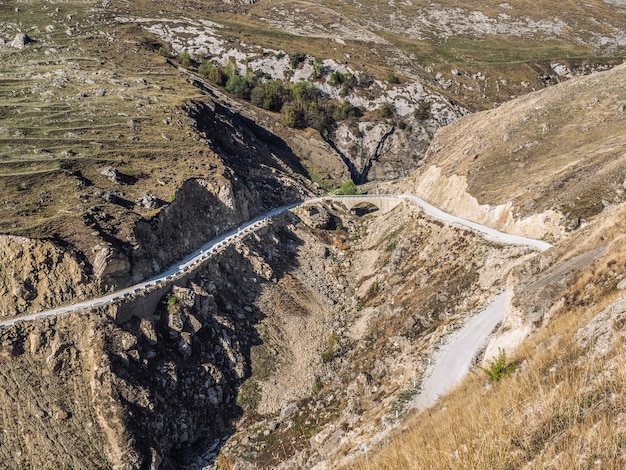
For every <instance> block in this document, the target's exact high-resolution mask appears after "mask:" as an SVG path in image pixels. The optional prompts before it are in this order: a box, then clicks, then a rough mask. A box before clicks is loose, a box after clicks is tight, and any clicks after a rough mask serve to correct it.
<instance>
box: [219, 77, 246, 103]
mask: <svg viewBox="0 0 626 470" xmlns="http://www.w3.org/2000/svg"><path fill="white" fill-rule="evenodd" d="M224 88H225V89H226V91H227V92H228V93H232V94H233V95H237V96H238V97H239V98H242V99H244V100H248V99H250V84H249V83H248V80H246V78H245V77H242V76H240V75H237V74H233V75H231V76H230V78H229V79H228V81H227V82H226V85H225V87H224Z"/></svg>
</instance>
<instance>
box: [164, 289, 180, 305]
mask: <svg viewBox="0 0 626 470" xmlns="http://www.w3.org/2000/svg"><path fill="white" fill-rule="evenodd" d="M164 303H165V304H167V305H170V306H172V307H173V306H175V305H178V304H179V303H180V299H179V298H178V297H177V296H175V295H174V294H172V293H171V292H169V293H168V294H167V295H166V296H165V302H164Z"/></svg>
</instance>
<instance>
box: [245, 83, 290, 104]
mask: <svg viewBox="0 0 626 470" xmlns="http://www.w3.org/2000/svg"><path fill="white" fill-rule="evenodd" d="M286 95H287V91H286V90H285V87H284V86H283V84H282V83H281V82H279V81H277V80H267V81H266V82H265V83H258V84H257V85H256V86H255V87H254V88H253V89H252V91H251V92H250V101H251V102H252V104H254V105H255V106H258V107H259V108H263V109H269V110H271V111H280V109H281V108H282V107H283V103H284V101H285V99H286Z"/></svg>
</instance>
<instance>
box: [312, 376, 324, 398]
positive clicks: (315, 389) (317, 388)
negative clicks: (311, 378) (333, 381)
mask: <svg viewBox="0 0 626 470" xmlns="http://www.w3.org/2000/svg"><path fill="white" fill-rule="evenodd" d="M323 386H324V384H322V379H320V378H317V379H315V383H314V384H313V387H312V388H311V395H317V394H318V393H320V391H321V390H322V387H323Z"/></svg>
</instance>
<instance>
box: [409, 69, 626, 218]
mask: <svg viewBox="0 0 626 470" xmlns="http://www.w3.org/2000/svg"><path fill="white" fill-rule="evenodd" d="M625 85H626V66H624V65H622V66H620V67H616V68H615V69H613V70H611V71H609V72H606V73H601V74H594V75H591V76H587V77H582V78H579V79H576V80H573V81H570V82H568V83H564V84H561V85H559V86H555V87H551V88H549V89H546V90H543V91H542V92H538V93H533V94H529V95H527V96H525V97H522V98H520V99H518V100H514V101H511V102H509V103H506V104H504V105H502V106H500V107H498V108H497V109H494V110H490V111H486V112H482V113H477V114H474V115H472V116H468V117H465V118H463V119H461V120H460V121H458V122H457V123H456V124H455V125H454V126H448V127H446V128H443V129H441V130H440V131H439V132H438V133H437V135H436V137H435V139H434V141H433V143H432V145H431V147H430V150H429V152H428V153H427V155H426V158H425V163H426V165H427V167H428V166H436V167H438V168H440V169H441V174H444V175H448V176H451V175H455V176H458V177H461V178H464V179H465V181H466V183H467V188H466V190H467V192H468V193H469V194H470V195H472V196H473V197H475V198H476V199H477V200H478V202H479V203H480V204H489V205H499V204H506V203H508V202H511V203H512V204H513V206H514V210H515V212H517V213H518V215H519V216H520V217H522V216H527V215H530V214H533V213H541V212H544V211H546V210H548V209H552V210H555V211H558V212H560V213H562V214H563V215H564V216H565V217H566V219H567V220H568V221H570V222H569V223H573V225H572V227H575V226H577V225H578V222H580V223H584V222H585V221H587V220H589V219H590V218H591V217H592V216H594V215H596V214H598V213H599V212H601V211H602V210H604V208H605V207H607V206H609V205H611V204H618V203H621V202H623V201H624V191H625V188H624V182H625V181H626V154H625V153H624V149H625V148H626V134H625V133H624V125H625V122H626V91H625V90H626V87H625ZM420 175H421V173H419V172H418V174H417V184H418V185H419V184H420V178H421V176H420ZM562 223H565V221H563V222H562Z"/></svg>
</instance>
